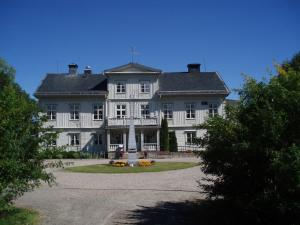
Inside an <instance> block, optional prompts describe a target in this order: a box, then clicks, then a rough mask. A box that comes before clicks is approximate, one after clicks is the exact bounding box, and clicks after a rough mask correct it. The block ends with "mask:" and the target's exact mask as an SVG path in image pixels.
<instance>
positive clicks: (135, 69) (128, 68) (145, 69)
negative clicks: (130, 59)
mask: <svg viewBox="0 0 300 225" xmlns="http://www.w3.org/2000/svg"><path fill="white" fill-rule="evenodd" d="M104 73H105V74H114V73H161V70H159V69H156V68H152V67H149V66H145V65H142V64H139V63H128V64H125V65H122V66H118V67H114V68H111V69H108V70H104Z"/></svg>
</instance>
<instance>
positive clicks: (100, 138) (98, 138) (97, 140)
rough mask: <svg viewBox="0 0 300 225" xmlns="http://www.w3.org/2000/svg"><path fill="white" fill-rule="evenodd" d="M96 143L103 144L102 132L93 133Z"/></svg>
mask: <svg viewBox="0 0 300 225" xmlns="http://www.w3.org/2000/svg"><path fill="white" fill-rule="evenodd" d="M93 141H94V145H102V135H101V134H97V133H96V134H93Z"/></svg>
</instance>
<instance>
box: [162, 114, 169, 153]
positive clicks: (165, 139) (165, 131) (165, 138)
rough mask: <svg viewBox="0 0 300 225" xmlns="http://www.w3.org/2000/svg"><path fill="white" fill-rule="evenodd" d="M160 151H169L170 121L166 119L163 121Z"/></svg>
mask: <svg viewBox="0 0 300 225" xmlns="http://www.w3.org/2000/svg"><path fill="white" fill-rule="evenodd" d="M160 150H161V151H169V127H168V120H167V119H165V118H163V119H162V120H161V129H160Z"/></svg>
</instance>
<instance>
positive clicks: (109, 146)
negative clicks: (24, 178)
mask: <svg viewBox="0 0 300 225" xmlns="http://www.w3.org/2000/svg"><path fill="white" fill-rule="evenodd" d="M187 67H188V68H187V71H186V72H162V71H161V70H159V69H155V68H151V67H148V66H144V65H141V64H138V63H129V64H126V65H123V66H119V67H116V68H112V69H108V70H104V72H103V73H101V74H93V73H92V70H91V69H90V67H86V69H85V70H84V72H83V74H79V73H78V72H77V68H78V66H77V65H76V64H70V65H69V73H60V74H47V75H46V77H45V78H44V79H43V81H42V83H41V85H40V86H39V87H38V89H37V91H36V92H35V96H36V97H37V98H38V99H39V103H40V105H41V106H42V107H43V108H44V109H45V112H46V113H47V116H48V122H47V123H46V126H49V125H51V126H53V127H54V129H57V130H59V131H60V132H61V133H60V135H59V137H58V139H57V140H53V145H57V146H62V145H67V146H68V147H67V148H68V149H69V150H84V151H90V152H105V151H108V152H110V151H114V150H115V149H116V147H117V146H118V145H119V144H123V145H124V147H125V149H126V147H127V143H128V128H129V126H128V125H129V118H130V116H133V118H134V124H135V128H136V140H137V146H138V147H137V148H138V150H148V151H155V150H158V151H159V136H160V135H159V133H160V122H161V119H162V118H163V117H164V118H166V119H167V120H168V124H169V129H170V131H175V133H176V137H177V142H178V146H179V150H187V149H190V147H191V146H192V140H193V138H195V137H197V136H200V135H202V134H203V132H204V131H202V130H197V129H196V128H195V126H194V125H197V124H201V123H203V122H204V121H205V119H206V118H208V117H209V116H215V115H217V114H219V115H222V114H223V111H224V102H225V98H226V96H228V94H229V90H228V88H227V87H226V85H225V83H224V81H223V80H222V79H221V77H220V75H219V74H218V73H217V72H201V71H200V64H189V65H188V66H187Z"/></svg>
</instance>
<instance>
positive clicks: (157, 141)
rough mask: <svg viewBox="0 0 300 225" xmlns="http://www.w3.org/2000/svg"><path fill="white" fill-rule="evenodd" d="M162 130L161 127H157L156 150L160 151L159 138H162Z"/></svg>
mask: <svg viewBox="0 0 300 225" xmlns="http://www.w3.org/2000/svg"><path fill="white" fill-rule="evenodd" d="M159 133H160V131H159V129H157V132H156V150H157V151H160V142H159V139H160V137H159V136H160V135H159Z"/></svg>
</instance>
